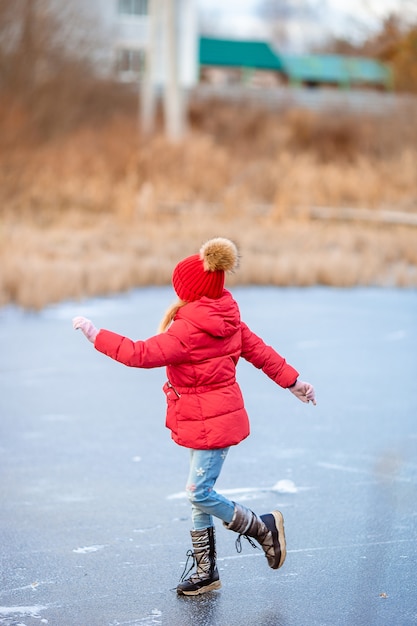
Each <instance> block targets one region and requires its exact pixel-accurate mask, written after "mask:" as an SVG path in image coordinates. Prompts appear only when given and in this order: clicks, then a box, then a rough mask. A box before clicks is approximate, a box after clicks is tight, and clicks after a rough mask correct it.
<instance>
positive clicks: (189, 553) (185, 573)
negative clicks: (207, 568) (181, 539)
mask: <svg viewBox="0 0 417 626" xmlns="http://www.w3.org/2000/svg"><path fill="white" fill-rule="evenodd" d="M186 557H187V560H186V562H185V566H184V571H183V573H182V574H181V578H180V582H181V583H183V582H184V581H185V580H186V578H187V576H188V574H189V573H190V572H191V570H192V569H193V567H194V566H195V565H196V558H195V554H194V552H193V551H192V550H188V551H187V554H186ZM190 559H192V561H191V565H190V567H188V563H189V562H190ZM187 567H188V569H187Z"/></svg>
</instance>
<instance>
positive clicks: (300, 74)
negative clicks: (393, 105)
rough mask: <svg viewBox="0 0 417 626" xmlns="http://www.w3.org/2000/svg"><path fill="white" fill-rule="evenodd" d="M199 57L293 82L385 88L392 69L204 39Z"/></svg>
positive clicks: (254, 43)
mask: <svg viewBox="0 0 417 626" xmlns="http://www.w3.org/2000/svg"><path fill="white" fill-rule="evenodd" d="M199 57H200V65H216V66H224V67H246V68H253V69H261V70H274V71H276V72H282V73H284V74H286V75H287V76H288V77H289V79H290V80H291V81H293V82H302V81H311V82H317V83H336V84H339V85H342V84H344V85H349V84H360V83H368V84H376V85H384V86H385V87H389V86H390V84H391V71H390V69H389V67H388V66H386V65H384V64H383V63H380V62H379V61H376V60H374V59H367V58H365V57H345V56H342V55H336V54H323V55H314V54H311V55H288V54H279V53H277V52H275V51H274V49H273V48H272V47H271V46H270V45H269V44H268V43H266V42H263V41H240V40H235V39H213V38H210V37H201V38H200V53H199Z"/></svg>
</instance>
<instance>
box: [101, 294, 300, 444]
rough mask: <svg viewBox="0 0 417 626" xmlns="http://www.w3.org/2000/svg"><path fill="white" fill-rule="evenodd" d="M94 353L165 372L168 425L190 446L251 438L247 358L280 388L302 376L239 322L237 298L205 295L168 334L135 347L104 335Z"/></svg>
mask: <svg viewBox="0 0 417 626" xmlns="http://www.w3.org/2000/svg"><path fill="white" fill-rule="evenodd" d="M95 347H96V349H97V350H99V351H100V352H103V353H104V354H106V355H107V356H109V357H111V358H112V359H115V360H116V361H120V362H121V363H124V364H125V365H128V366H130V367H141V368H152V367H161V366H166V371H167V377H168V382H166V383H165V385H164V391H165V394H166V398H167V416H166V426H167V427H168V428H169V429H170V430H171V436H172V438H173V439H174V441H175V442H176V443H178V444H179V445H181V446H185V447H187V448H194V449H199V450H201V449H203V450H207V449H211V448H226V447H228V446H231V445H234V444H237V443H239V442H240V441H242V439H245V438H246V437H247V436H248V435H249V420H248V416H247V413H246V410H245V407H244V403H243V398H242V394H241V391H240V388H239V385H238V383H237V382H236V365H237V362H238V360H239V357H243V358H244V359H246V360H247V361H249V362H250V363H252V364H253V365H254V366H255V367H257V368H259V369H262V371H263V372H264V373H265V374H266V375H267V376H269V377H270V378H271V379H272V380H273V381H275V382H276V383H277V384H278V385H280V386H281V387H289V386H290V385H292V384H293V383H294V382H295V381H296V379H297V377H298V372H297V371H296V370H295V369H294V368H293V367H291V365H289V364H288V363H286V361H285V359H284V358H283V357H282V356H280V355H279V354H278V353H277V352H275V350H273V349H272V348H271V347H269V346H267V345H266V344H265V343H264V342H263V341H262V339H260V338H259V337H257V336H256V335H255V334H254V333H253V332H252V331H251V330H250V329H249V328H248V326H246V324H244V323H243V322H241V320H240V313H239V308H238V305H237V303H236V302H235V300H234V299H233V297H232V295H231V294H230V293H229V292H228V291H226V290H224V292H223V295H222V296H221V297H220V298H219V299H217V300H213V299H210V298H206V297H203V298H201V299H200V300H197V301H196V302H190V303H188V304H186V305H185V306H183V307H182V308H180V309H179V310H178V312H177V314H176V315H175V319H174V322H173V323H172V324H171V326H170V328H169V329H168V330H167V331H166V332H165V333H161V334H159V335H156V336H154V337H151V338H150V339H147V340H146V341H136V342H135V341H132V340H131V339H127V338H126V337H122V336H121V335H117V334H116V333H112V332H110V331H108V330H100V332H99V334H98V335H97V338H96V341H95Z"/></svg>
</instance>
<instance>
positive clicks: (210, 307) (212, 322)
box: [175, 289, 240, 337]
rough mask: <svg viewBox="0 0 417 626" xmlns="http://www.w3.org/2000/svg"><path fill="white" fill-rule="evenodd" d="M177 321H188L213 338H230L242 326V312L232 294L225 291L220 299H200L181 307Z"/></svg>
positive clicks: (176, 317)
mask: <svg viewBox="0 0 417 626" xmlns="http://www.w3.org/2000/svg"><path fill="white" fill-rule="evenodd" d="M175 319H177V320H179V319H183V320H187V321H188V322H190V323H191V324H193V326H195V327H196V328H198V329H200V330H203V331H204V332H206V333H209V334H210V335H212V336H213V337H229V336H230V335H232V334H233V333H234V332H236V330H237V328H238V327H239V324H240V311H239V307H238V305H237V302H236V301H235V300H234V299H233V297H232V294H231V293H230V292H229V291H227V290H226V289H225V290H223V293H222V295H221V296H220V298H216V299H215V300H214V299H212V298H206V297H203V298H200V300H196V301H195V302H189V303H188V304H186V305H185V306H183V307H181V308H180V309H179V310H178V312H177V314H176V316H175Z"/></svg>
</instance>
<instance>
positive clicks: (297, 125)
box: [0, 104, 417, 309]
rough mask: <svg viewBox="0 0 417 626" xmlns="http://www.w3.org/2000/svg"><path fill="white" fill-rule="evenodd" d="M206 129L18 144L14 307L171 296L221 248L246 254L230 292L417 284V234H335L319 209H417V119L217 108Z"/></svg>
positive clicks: (4, 171)
mask: <svg viewBox="0 0 417 626" xmlns="http://www.w3.org/2000/svg"><path fill="white" fill-rule="evenodd" d="M208 113H210V115H208ZM413 116H414V117H413ZM191 120H192V130H191V131H190V134H189V136H188V137H187V139H186V140H185V141H184V142H183V143H182V144H181V145H172V144H169V143H168V142H167V141H166V140H165V139H164V138H163V137H162V136H161V135H157V136H156V137H154V138H152V139H147V140H145V139H143V138H140V137H139V135H138V133H137V129H136V126H135V119H134V118H133V116H129V115H124V116H120V117H118V118H117V117H113V118H112V119H111V120H108V122H107V124H106V126H105V127H103V126H102V127H100V128H98V127H95V128H93V127H89V128H82V127H81V128H79V129H78V130H77V131H73V132H71V134H68V135H66V136H62V137H58V138H57V139H56V140H55V141H50V142H49V143H43V144H38V143H35V144H31V143H30V142H27V143H25V142H23V141H22V140H20V141H16V142H14V143H13V142H11V141H10V133H9V134H8V135H7V151H6V150H4V151H3V153H2V154H1V155H0V220H1V221H0V263H1V273H0V305H5V304H8V303H16V304H18V305H20V306H23V307H27V308H34V309H39V308H42V307H43V306H45V305H46V304H48V303H51V302H56V301H60V300H64V299H80V298H84V297H87V296H92V295H99V294H106V293H112V292H119V291H123V290H127V289H129V288H132V287H136V286H140V285H148V284H167V283H169V281H170V275H171V271H172V267H173V265H174V264H175V262H176V261H178V260H179V259H180V258H182V257H183V256H184V255H186V254H189V253H190V254H191V253H194V252H195V251H196V250H197V249H198V247H199V245H200V244H201V243H202V242H203V241H204V240H205V239H206V238H208V237H211V236H213V235H219V234H221V235H223V236H228V237H231V238H233V239H235V240H236V241H237V243H238V244H239V245H240V248H241V251H242V263H241V268H240V270H239V272H238V273H237V274H236V275H235V276H232V277H231V281H230V282H231V284H236V283H239V284H274V285H315V284H324V285H337V286H346V287H347V286H354V285H381V286H384V285H398V286H402V287H403V286H406V287H407V286H414V287H415V286H417V229H416V228H415V227H414V228H413V227H406V226H396V225H378V224H365V223H360V222H352V223H347V222H346V223H342V222H337V221H334V222H321V221H317V220H313V219H310V218H309V217H308V210H307V209H308V208H309V207H311V206H314V205H322V206H333V207H346V206H348V207H359V208H362V207H366V208H373V209H380V208H390V209H393V210H402V211H416V202H417V177H416V172H417V148H416V145H417V130H416V129H417V124H414V122H415V120H416V113H415V112H414V111H411V112H410V113H409V114H408V116H407V117H406V116H396V117H392V118H391V119H390V120H386V119H385V120H384V119H383V118H376V119H364V118H358V117H356V118H353V117H343V118H338V119H336V120H330V121H329V120H328V119H325V118H324V117H323V116H319V115H312V114H307V113H305V112H304V113H300V112H291V113H289V114H284V113H282V114H280V115H278V114H276V113H275V114H273V113H262V112H259V111H254V110H247V111H245V110H243V111H240V112H239V117H237V111H236V109H234V108H233V107H226V106H225V105H217V107H215V106H213V104H211V105H210V108H209V109H208V110H207V109H206V110H202V108H201V105H200V106H199V108H198V110H197V109H195V108H194V109H192V111H191ZM15 123H16V124H18V121H15ZM0 143H1V139H0ZM0 147H1V146H0Z"/></svg>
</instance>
